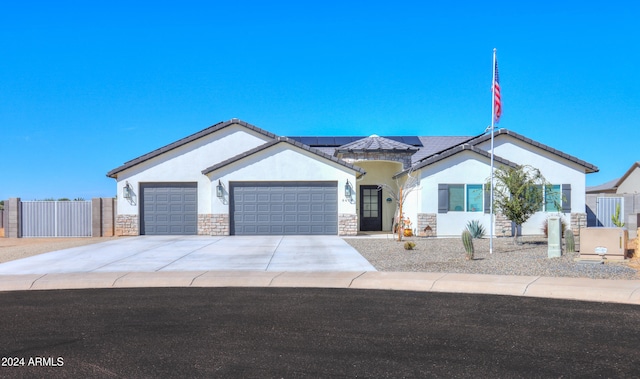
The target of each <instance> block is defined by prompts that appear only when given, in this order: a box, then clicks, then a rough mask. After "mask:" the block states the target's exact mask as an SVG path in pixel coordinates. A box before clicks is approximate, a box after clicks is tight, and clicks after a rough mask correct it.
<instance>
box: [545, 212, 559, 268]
mask: <svg viewBox="0 0 640 379" xmlns="http://www.w3.org/2000/svg"><path fill="white" fill-rule="evenodd" d="M547 237H548V240H547V256H548V257H549V258H558V257H560V256H562V223H561V222H560V217H558V216H551V217H549V218H548V221H547Z"/></svg>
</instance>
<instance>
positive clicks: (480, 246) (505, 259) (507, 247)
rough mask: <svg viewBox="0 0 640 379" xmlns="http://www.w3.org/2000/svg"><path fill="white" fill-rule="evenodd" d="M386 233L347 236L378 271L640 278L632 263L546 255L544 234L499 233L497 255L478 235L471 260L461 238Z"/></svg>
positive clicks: (495, 248) (346, 239)
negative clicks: (517, 239)
mask: <svg viewBox="0 0 640 379" xmlns="http://www.w3.org/2000/svg"><path fill="white" fill-rule="evenodd" d="M380 237H383V236H377V237H376V238H371V237H353V238H345V239H344V240H345V241H346V242H347V243H348V244H349V245H351V246H353V247H354V248H355V249H356V250H358V252H360V254H362V256H364V257H365V258H366V259H367V260H368V261H369V262H370V263H371V264H372V265H373V266H374V267H375V268H376V269H378V270H379V271H405V272H407V271H418V272H448V273H465V274H493V275H524V276H552V277H573V278H592V279H635V280H637V279H640V275H639V272H638V271H637V270H636V269H634V268H633V267H632V266H630V262H629V261H626V262H621V263H607V264H594V263H581V262H577V261H576V258H578V257H579V255H580V254H579V253H571V254H563V256H562V257H560V258H551V259H550V258H548V257H547V241H546V239H545V238H544V237H522V243H521V244H519V245H514V244H513V239H512V238H495V239H494V240H493V242H494V243H493V254H489V239H487V238H485V239H475V240H474V247H475V259H474V260H472V261H467V260H466V259H465V251H464V247H463V245H462V241H461V240H460V239H459V238H405V239H403V242H397V241H394V240H393V239H392V238H390V237H389V238H380ZM404 241H413V242H415V244H416V246H415V247H414V249H413V250H405V249H404V247H403V246H404Z"/></svg>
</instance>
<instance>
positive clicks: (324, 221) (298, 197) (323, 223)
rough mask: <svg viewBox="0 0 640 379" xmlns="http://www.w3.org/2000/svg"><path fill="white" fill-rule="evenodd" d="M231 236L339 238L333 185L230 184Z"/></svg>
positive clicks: (327, 183)
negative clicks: (326, 236) (283, 235)
mask: <svg viewBox="0 0 640 379" xmlns="http://www.w3.org/2000/svg"><path fill="white" fill-rule="evenodd" d="M230 194H231V204H230V209H229V212H230V215H231V234H235V235H263V234H275V235H277V234H330V235H335V234H338V191H337V183H336V182H232V183H231V184H230Z"/></svg>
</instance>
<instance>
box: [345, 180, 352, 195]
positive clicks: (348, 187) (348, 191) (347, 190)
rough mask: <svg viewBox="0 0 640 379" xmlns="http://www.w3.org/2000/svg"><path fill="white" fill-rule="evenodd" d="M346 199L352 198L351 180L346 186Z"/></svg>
mask: <svg viewBox="0 0 640 379" xmlns="http://www.w3.org/2000/svg"><path fill="white" fill-rule="evenodd" d="M344 197H348V198H351V184H350V183H349V179H347V184H345V185H344Z"/></svg>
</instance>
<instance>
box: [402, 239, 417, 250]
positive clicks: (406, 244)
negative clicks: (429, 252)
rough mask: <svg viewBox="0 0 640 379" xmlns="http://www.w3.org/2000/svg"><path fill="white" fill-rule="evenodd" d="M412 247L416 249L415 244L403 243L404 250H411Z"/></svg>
mask: <svg viewBox="0 0 640 379" xmlns="http://www.w3.org/2000/svg"><path fill="white" fill-rule="evenodd" d="M414 247H416V244H415V242H411V241H407V242H405V243H404V249H405V250H413V248H414Z"/></svg>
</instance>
